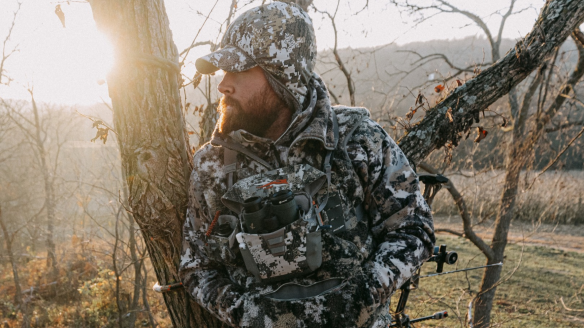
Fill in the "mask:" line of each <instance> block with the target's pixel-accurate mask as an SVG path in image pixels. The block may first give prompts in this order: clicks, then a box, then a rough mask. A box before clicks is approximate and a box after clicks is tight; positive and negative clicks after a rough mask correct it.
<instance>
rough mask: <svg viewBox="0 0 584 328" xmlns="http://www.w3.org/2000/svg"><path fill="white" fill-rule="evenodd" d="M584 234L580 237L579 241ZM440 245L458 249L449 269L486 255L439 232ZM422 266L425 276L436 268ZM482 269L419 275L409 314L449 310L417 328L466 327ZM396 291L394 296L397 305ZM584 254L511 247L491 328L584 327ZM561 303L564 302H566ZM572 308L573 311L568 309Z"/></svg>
mask: <svg viewBox="0 0 584 328" xmlns="http://www.w3.org/2000/svg"><path fill="white" fill-rule="evenodd" d="M583 241H584V238H580V243H582V242H583ZM438 244H447V245H448V249H449V250H456V251H457V252H458V255H459V260H458V263H457V264H455V265H453V266H445V271H450V270H454V269H456V268H458V269H460V268H466V267H472V266H479V265H483V264H484V262H485V261H484V257H483V256H482V255H481V254H480V252H479V251H478V250H477V248H476V247H474V246H473V245H472V244H471V243H470V242H468V241H466V239H463V238H460V237H450V236H444V235H440V236H439V238H438ZM435 269H436V267H435V265H434V264H433V263H428V264H426V265H424V267H423V270H422V274H429V273H433V272H435ZM481 276H482V270H475V271H468V272H467V273H464V272H462V273H454V274H450V275H445V276H438V277H431V278H426V279H421V282H420V288H419V289H418V290H415V291H413V292H412V293H411V294H410V301H409V302H408V304H409V308H408V309H407V313H408V314H409V315H410V317H411V318H416V317H421V316H427V315H431V314H433V313H434V312H436V311H440V310H446V311H448V313H449V315H450V317H449V318H447V319H443V320H430V321H425V322H423V323H419V324H417V325H416V327H465V326H466V316H467V312H468V304H469V302H470V300H471V299H472V298H473V297H474V296H475V295H476V292H477V290H478V287H479V283H480V279H481ZM398 294H399V293H396V295H394V297H393V298H392V308H395V305H396V304H397V300H398V297H399V296H398ZM583 297H584V254H583V253H578V252H566V251H563V250H559V249H556V248H552V247H544V246H524V245H522V243H516V244H511V245H509V246H508V247H507V258H506V261H505V263H504V267H503V283H502V284H501V285H500V286H499V287H498V288H497V294H496V299H495V304H494V306H493V317H492V325H493V327H509V328H520V327H525V328H527V327H530V328H531V327H582V326H583V325H584V301H583ZM562 302H563V303H562ZM568 309H569V310H568Z"/></svg>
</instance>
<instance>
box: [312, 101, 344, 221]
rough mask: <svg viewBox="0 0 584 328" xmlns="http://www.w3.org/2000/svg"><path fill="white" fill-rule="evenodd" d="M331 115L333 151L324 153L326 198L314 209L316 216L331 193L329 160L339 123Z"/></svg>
mask: <svg viewBox="0 0 584 328" xmlns="http://www.w3.org/2000/svg"><path fill="white" fill-rule="evenodd" d="M331 115H332V121H333V135H334V140H333V149H328V150H327V151H326V155H325V157H324V161H323V170H324V173H325V174H326V184H327V186H326V188H327V190H326V196H325V197H324V199H323V200H322V203H321V204H320V205H319V206H318V208H317V209H316V214H320V212H322V210H323V209H324V208H325V207H326V203H327V202H328V198H329V195H330V193H331V174H332V173H331V170H332V167H331V158H332V155H333V151H334V150H335V149H336V148H337V144H338V143H339V122H338V121H337V114H335V111H334V110H333V109H331Z"/></svg>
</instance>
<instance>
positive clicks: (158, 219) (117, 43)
mask: <svg viewBox="0 0 584 328" xmlns="http://www.w3.org/2000/svg"><path fill="white" fill-rule="evenodd" d="M90 5H91V8H92V10H93V16H94V19H95V21H96V23H97V25H98V27H99V28H100V29H101V30H102V31H104V32H105V33H106V34H107V35H108V36H109V37H110V39H111V40H112V41H113V44H114V49H115V52H116V57H117V63H116V66H115V67H114V68H113V69H112V72H111V73H110V75H109V76H108V88H109V94H110V97H111V99H112V105H113V109H114V129H115V130H116V132H117V135H118V142H119V147H120V153H121V159H122V172H123V175H124V177H125V179H126V181H127V184H128V190H129V197H128V203H129V206H130V207H131V210H132V214H133V216H134V219H135V220H136V222H137V223H138V225H139V226H140V228H141V231H142V234H143V237H144V240H145V242H146V247H147V249H148V252H149V254H150V259H151V261H152V265H153V267H154V269H155V272H156V277H157V279H158V282H159V283H160V284H161V285H166V284H171V283H175V282H179V281H180V278H179V276H178V272H177V271H178V266H179V263H180V253H181V245H182V233H181V232H182V225H183V221H184V219H185V214H186V205H187V186H188V180H189V175H190V172H191V169H192V159H191V158H190V156H189V153H188V151H189V144H188V136H187V131H186V128H185V127H186V125H185V121H184V116H183V113H182V111H181V108H180V106H181V104H180V97H179V78H180V76H179V74H178V73H179V68H178V51H177V49H176V46H175V45H174V42H173V40H172V33H171V31H170V28H169V24H168V18H167V15H166V10H165V7H164V2H163V1H162V0H127V1H115V0H92V1H90ZM164 300H165V302H166V306H167V308H168V312H169V314H170V317H171V319H172V323H173V325H174V327H177V328H178V327H219V326H221V323H220V322H219V321H218V320H217V319H215V317H213V316H212V315H211V314H210V313H209V312H207V311H204V310H202V309H201V308H200V307H199V306H198V305H197V304H196V303H195V302H193V301H190V298H188V297H187V296H186V294H185V293H184V292H182V291H179V292H171V293H165V294H164Z"/></svg>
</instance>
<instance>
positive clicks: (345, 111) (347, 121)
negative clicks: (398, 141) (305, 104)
mask: <svg viewBox="0 0 584 328" xmlns="http://www.w3.org/2000/svg"><path fill="white" fill-rule="evenodd" d="M332 109H333V110H334V111H335V114H336V115H337V120H338V123H339V133H340V135H341V137H342V138H343V139H344V138H345V137H349V138H350V139H351V140H346V141H347V142H349V141H358V140H361V141H363V140H364V139H366V140H369V141H375V140H377V141H381V140H383V139H386V138H390V137H389V135H388V134H387V132H386V131H385V130H384V129H383V127H381V126H380V125H379V124H378V123H377V122H375V121H374V120H372V119H371V114H370V112H369V110H368V109H367V108H365V107H348V106H342V105H339V106H333V107H332Z"/></svg>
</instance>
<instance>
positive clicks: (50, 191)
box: [30, 91, 57, 275]
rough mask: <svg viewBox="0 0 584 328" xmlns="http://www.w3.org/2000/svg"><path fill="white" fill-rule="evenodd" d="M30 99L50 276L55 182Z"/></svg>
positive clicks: (53, 271)
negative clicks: (41, 178)
mask: <svg viewBox="0 0 584 328" xmlns="http://www.w3.org/2000/svg"><path fill="white" fill-rule="evenodd" d="M30 94H31V99H32V110H33V114H34V138H35V143H36V147H37V152H38V158H39V165H40V169H41V174H42V175H43V183H44V186H45V207H46V209H47V239H46V245H47V269H48V270H49V271H50V272H51V274H52V275H55V274H56V268H57V259H56V255H55V254H56V251H55V242H54V240H53V234H54V232H55V231H54V230H55V226H54V223H55V195H54V191H55V190H54V184H53V182H54V181H55V180H54V179H53V177H52V176H51V173H50V170H49V166H48V163H47V161H48V159H47V150H46V149H45V144H44V142H43V139H42V138H41V124H40V117H39V110H38V107H37V105H36V101H35V100H34V96H33V94H32V91H31V92H30Z"/></svg>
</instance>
